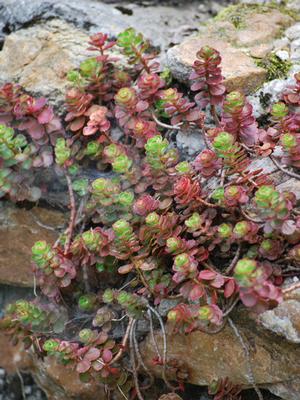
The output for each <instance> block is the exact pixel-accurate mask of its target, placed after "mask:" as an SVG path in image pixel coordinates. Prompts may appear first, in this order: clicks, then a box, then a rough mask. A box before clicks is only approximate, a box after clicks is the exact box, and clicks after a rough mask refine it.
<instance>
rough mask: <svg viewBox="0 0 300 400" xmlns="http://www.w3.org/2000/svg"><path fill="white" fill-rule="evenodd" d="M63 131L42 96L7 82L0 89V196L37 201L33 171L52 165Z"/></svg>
mask: <svg viewBox="0 0 300 400" xmlns="http://www.w3.org/2000/svg"><path fill="white" fill-rule="evenodd" d="M63 133H64V131H63V128H62V125H61V122H60V120H59V118H57V117H56V116H55V114H54V112H53V109H52V107H51V106H49V105H47V101H46V99H45V98H37V99H35V98H33V97H32V96H29V95H28V94H26V93H25V92H24V91H23V90H22V88H21V87H19V86H18V85H14V84H11V83H7V84H5V85H4V86H2V87H1V89H0V197H4V196H9V197H10V198H11V199H12V200H14V201H21V200H25V199H28V200H30V201H36V200H37V199H38V198H39V197H40V195H41V191H40V188H38V187H36V186H34V171H36V170H37V169H39V168H47V167H49V166H50V165H52V164H53V145H54V144H55V141H56V139H57V137H59V136H61V135H63Z"/></svg>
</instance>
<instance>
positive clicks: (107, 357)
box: [101, 349, 113, 364]
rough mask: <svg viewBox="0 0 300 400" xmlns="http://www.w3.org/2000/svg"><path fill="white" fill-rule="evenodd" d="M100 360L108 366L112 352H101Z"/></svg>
mask: <svg viewBox="0 0 300 400" xmlns="http://www.w3.org/2000/svg"><path fill="white" fill-rule="evenodd" d="M101 358H102V360H103V361H104V362H105V363H106V364H108V363H109V362H110V361H111V360H112V358H113V355H112V352H111V351H110V350H107V349H105V350H103V353H102V356H101Z"/></svg>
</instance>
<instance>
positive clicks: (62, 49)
mask: <svg viewBox="0 0 300 400" xmlns="http://www.w3.org/2000/svg"><path fill="white" fill-rule="evenodd" d="M87 41H88V36H87V35H86V34H84V33H83V32H81V31H79V30H78V29H76V28H74V27H72V26H71V25H69V24H67V23H66V22H64V21H59V20H52V21H49V22H47V23H46V24H42V25H37V26H34V27H31V28H28V29H23V30H20V31H18V32H16V33H12V34H11V35H9V36H8V37H7V38H6V40H5V43H4V47H3V50H2V52H1V53H0V79H1V81H2V82H5V81H8V82H10V81H17V82H18V83H19V84H21V85H22V86H23V87H25V88H26V89H27V90H28V91H30V92H32V93H33V94H36V95H39V94H42V95H43V96H46V97H47V98H48V99H49V100H50V101H51V102H52V103H54V104H56V105H58V104H60V103H61V102H62V101H63V99H64V92H65V88H66V85H67V80H66V74H67V72H68V71H69V70H70V69H72V68H75V67H77V66H78V65H79V63H80V62H81V61H82V60H83V59H84V58H85V57H86V56H87V54H89V53H88V52H87V51H86V45H87Z"/></svg>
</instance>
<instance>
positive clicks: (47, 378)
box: [30, 357, 106, 400]
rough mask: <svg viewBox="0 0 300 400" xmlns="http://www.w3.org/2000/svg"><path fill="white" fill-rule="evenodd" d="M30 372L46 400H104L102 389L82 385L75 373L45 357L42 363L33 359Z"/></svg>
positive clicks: (89, 384) (93, 385) (91, 384)
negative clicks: (44, 394)
mask: <svg viewBox="0 0 300 400" xmlns="http://www.w3.org/2000/svg"><path fill="white" fill-rule="evenodd" d="M33 363H34V365H33V367H31V368H30V369H31V372H32V374H33V376H34V379H35V381H36V382H37V383H38V385H39V386H40V387H42V388H43V390H44V392H45V393H46V395H47V398H48V400H77V399H82V400H83V399H84V400H94V399H97V400H105V399H106V396H105V393H104V390H103V387H101V386H100V385H97V384H96V383H95V382H93V383H82V382H81V381H80V379H79V377H78V374H77V372H75V371H72V370H71V369H68V368H66V367H65V366H63V365H61V364H58V363H57V362H56V361H55V359H54V358H51V357H47V358H46V359H45V361H44V362H42V361H39V360H36V359H34V361H33Z"/></svg>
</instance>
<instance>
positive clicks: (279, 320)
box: [260, 300, 300, 343]
mask: <svg viewBox="0 0 300 400" xmlns="http://www.w3.org/2000/svg"><path fill="white" fill-rule="evenodd" d="M260 322H261V323H262V325H263V326H264V327H265V328H266V329H269V330H271V331H272V332H275V333H277V334H278V335H281V336H284V337H285V338H286V339H287V340H289V341H291V342H293V343H300V302H299V301H297V300H287V301H284V302H283V303H281V304H279V306H278V307H276V308H275V309H274V310H269V311H266V312H264V313H263V314H262V315H261V316H260Z"/></svg>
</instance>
